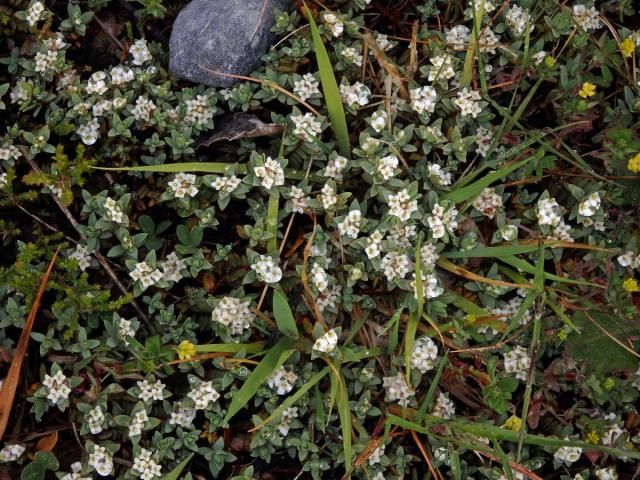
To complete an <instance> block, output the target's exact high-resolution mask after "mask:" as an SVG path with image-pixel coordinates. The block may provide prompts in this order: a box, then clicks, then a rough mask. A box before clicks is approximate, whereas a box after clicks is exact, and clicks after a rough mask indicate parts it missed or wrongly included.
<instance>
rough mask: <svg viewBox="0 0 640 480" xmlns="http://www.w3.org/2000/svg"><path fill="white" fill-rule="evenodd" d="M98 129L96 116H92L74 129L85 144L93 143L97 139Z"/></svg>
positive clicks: (98, 124)
mask: <svg viewBox="0 0 640 480" xmlns="http://www.w3.org/2000/svg"><path fill="white" fill-rule="evenodd" d="M99 130H100V123H99V122H98V119H97V118H92V119H91V120H90V121H89V122H87V123H85V124H84V125H80V126H79V127H78V128H77V129H76V133H77V134H78V135H80V139H81V140H82V143H84V144H85V145H93V144H94V143H96V141H97V140H98V137H99V136H100V135H99V133H98V132H99Z"/></svg>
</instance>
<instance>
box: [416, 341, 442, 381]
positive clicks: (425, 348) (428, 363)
mask: <svg viewBox="0 0 640 480" xmlns="http://www.w3.org/2000/svg"><path fill="white" fill-rule="evenodd" d="M437 358H438V346H437V345H436V343H435V342H434V341H433V340H431V339H430V338H429V337H422V338H419V339H418V340H416V342H415V343H414V345H413V352H412V353H411V366H412V367H413V368H417V369H418V370H420V371H421V372H422V373H426V372H428V371H429V370H433V369H434V367H435V361H436V359H437Z"/></svg>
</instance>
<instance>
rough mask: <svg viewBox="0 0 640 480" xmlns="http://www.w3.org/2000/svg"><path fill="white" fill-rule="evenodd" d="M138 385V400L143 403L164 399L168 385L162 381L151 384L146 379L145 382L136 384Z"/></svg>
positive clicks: (141, 381)
mask: <svg viewBox="0 0 640 480" xmlns="http://www.w3.org/2000/svg"><path fill="white" fill-rule="evenodd" d="M136 385H138V388H139V389H140V393H139V394H138V398H139V399H140V400H142V401H143V402H148V401H150V400H151V401H154V400H163V399H164V389H165V387H166V385H165V384H164V383H162V382H161V381H160V380H156V382H155V383H149V381H148V380H147V379H146V378H145V379H144V380H139V381H138V382H136Z"/></svg>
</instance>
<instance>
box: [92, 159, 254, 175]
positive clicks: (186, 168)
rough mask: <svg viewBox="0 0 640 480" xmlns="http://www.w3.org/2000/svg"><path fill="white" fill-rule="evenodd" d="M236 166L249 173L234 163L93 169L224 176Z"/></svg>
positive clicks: (240, 170)
mask: <svg viewBox="0 0 640 480" xmlns="http://www.w3.org/2000/svg"><path fill="white" fill-rule="evenodd" d="M230 166H235V167H236V171H237V172H238V173H240V174H246V173H247V166H246V165H243V164H234V163H220V162H185V163H165V164H162V165H143V166H139V167H93V166H92V167H91V168H94V169H96V170H109V171H126V172H156V173H179V172H202V173H217V174H223V173H225V172H226V170H227V168H228V167H230Z"/></svg>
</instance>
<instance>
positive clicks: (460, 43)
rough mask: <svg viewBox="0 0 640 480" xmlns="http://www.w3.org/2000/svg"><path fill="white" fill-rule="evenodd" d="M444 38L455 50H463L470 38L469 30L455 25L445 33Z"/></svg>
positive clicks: (463, 26)
mask: <svg viewBox="0 0 640 480" xmlns="http://www.w3.org/2000/svg"><path fill="white" fill-rule="evenodd" d="M445 37H446V41H447V43H448V44H449V45H450V46H451V47H453V48H454V49H455V50H460V49H465V48H466V47H467V43H468V42H469V38H470V37H471V30H469V28H468V27H466V26H465V25H456V26H455V27H453V28H452V29H451V30H446V31H445Z"/></svg>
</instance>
